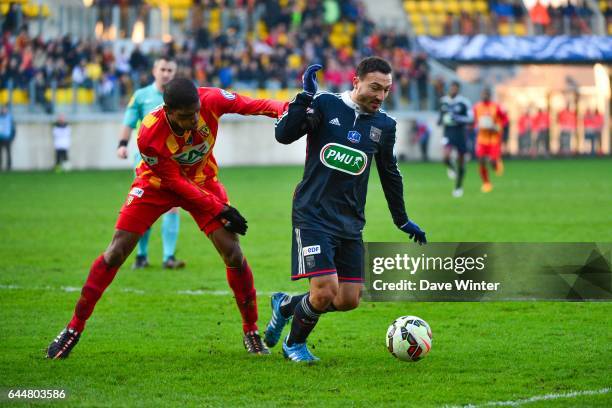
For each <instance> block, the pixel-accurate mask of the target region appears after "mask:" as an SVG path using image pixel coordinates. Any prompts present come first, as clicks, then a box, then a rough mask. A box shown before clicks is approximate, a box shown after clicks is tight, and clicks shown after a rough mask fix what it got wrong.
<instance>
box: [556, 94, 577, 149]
mask: <svg viewBox="0 0 612 408" xmlns="http://www.w3.org/2000/svg"><path fill="white" fill-rule="evenodd" d="M576 119H577V118H576V111H575V110H573V109H571V106H570V104H569V103H568V104H567V105H566V107H565V109H563V110H562V111H560V112H559V113H558V114H557V123H559V129H560V132H559V153H561V154H563V155H569V154H570V153H571V152H572V145H573V144H574V143H575V141H574V137H575V135H576V122H577V120H576ZM572 142H574V143H572Z"/></svg>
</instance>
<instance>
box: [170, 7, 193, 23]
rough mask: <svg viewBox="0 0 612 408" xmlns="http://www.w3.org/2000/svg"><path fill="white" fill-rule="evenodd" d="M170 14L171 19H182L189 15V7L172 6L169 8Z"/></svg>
mask: <svg viewBox="0 0 612 408" xmlns="http://www.w3.org/2000/svg"><path fill="white" fill-rule="evenodd" d="M170 15H171V16H172V19H173V20H179V21H183V20H185V19H186V18H187V16H188V15H189V9H186V8H172V9H170Z"/></svg>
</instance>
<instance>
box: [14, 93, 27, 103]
mask: <svg viewBox="0 0 612 408" xmlns="http://www.w3.org/2000/svg"><path fill="white" fill-rule="evenodd" d="M13 103H14V104H15V105H25V104H27V103H28V94H27V92H26V91H24V90H23V89H15V90H14V91H13Z"/></svg>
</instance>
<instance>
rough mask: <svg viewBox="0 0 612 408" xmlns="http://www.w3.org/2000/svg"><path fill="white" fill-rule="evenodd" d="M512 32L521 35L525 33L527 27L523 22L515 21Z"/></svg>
mask: <svg viewBox="0 0 612 408" xmlns="http://www.w3.org/2000/svg"><path fill="white" fill-rule="evenodd" d="M514 34H516V35H518V36H521V37H523V36H525V35H527V27H525V24H523V23H515V24H514Z"/></svg>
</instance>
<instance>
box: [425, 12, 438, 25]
mask: <svg viewBox="0 0 612 408" xmlns="http://www.w3.org/2000/svg"><path fill="white" fill-rule="evenodd" d="M423 18H424V19H425V21H427V24H428V25H432V24H435V22H436V21H438V15H437V14H425V15H424V16H423Z"/></svg>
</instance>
